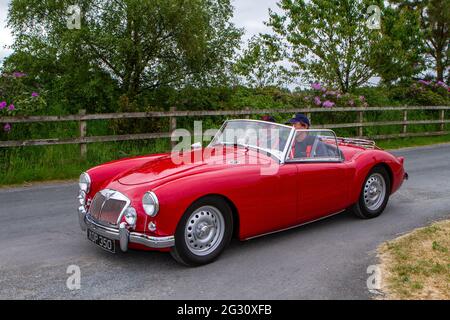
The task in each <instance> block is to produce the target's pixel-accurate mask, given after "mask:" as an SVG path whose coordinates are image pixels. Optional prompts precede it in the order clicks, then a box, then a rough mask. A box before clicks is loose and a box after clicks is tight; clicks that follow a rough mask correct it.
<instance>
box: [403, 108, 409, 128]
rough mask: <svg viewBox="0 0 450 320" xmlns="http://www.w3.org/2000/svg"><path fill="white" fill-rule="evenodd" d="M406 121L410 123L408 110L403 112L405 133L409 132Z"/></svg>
mask: <svg viewBox="0 0 450 320" xmlns="http://www.w3.org/2000/svg"><path fill="white" fill-rule="evenodd" d="M406 121H408V110H403V122H404V124H403V133H406V132H408V125H407V124H406Z"/></svg>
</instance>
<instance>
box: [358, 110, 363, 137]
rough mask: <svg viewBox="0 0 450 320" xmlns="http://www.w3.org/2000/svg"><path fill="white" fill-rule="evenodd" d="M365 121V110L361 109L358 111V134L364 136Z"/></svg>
mask: <svg viewBox="0 0 450 320" xmlns="http://www.w3.org/2000/svg"><path fill="white" fill-rule="evenodd" d="M363 122H364V111H359V112H358V123H359V126H358V136H359V137H362V136H363V134H364V130H363Z"/></svg>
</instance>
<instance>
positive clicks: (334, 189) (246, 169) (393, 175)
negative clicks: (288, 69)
mask: <svg viewBox="0 0 450 320" xmlns="http://www.w3.org/2000/svg"><path fill="white" fill-rule="evenodd" d="M193 146H194V145H193ZM196 147H197V148H194V149H191V150H184V151H180V152H171V153H166V154H154V155H148V156H141V157H134V158H127V159H122V160H118V161H113V162H110V163H106V164H102V165H99V166H97V167H94V168H92V169H90V170H88V171H87V172H85V173H82V174H81V176H80V181H79V185H80V192H79V197H78V199H79V202H80V207H79V209H78V216H79V222H80V226H81V228H82V230H83V231H85V232H86V233H87V238H88V239H89V240H91V241H92V242H94V243H95V244H97V245H98V246H100V247H101V248H103V249H105V250H108V251H110V252H116V247H120V250H121V251H127V250H128V249H129V248H130V249H142V250H160V251H170V252H171V254H172V256H173V257H174V258H175V259H176V260H177V261H179V262H181V263H183V264H185V265H189V266H195V265H201V264H205V263H209V262H211V261H213V260H214V259H216V258H217V257H218V256H219V255H220V253H221V252H223V250H224V249H225V247H226V246H227V245H228V243H229V242H230V240H231V238H232V237H233V236H234V237H237V238H238V239H240V240H247V239H250V238H253V237H257V236H261V235H264V234H268V233H273V232H276V231H281V230H285V229H288V228H292V227H295V226H299V225H302V224H305V223H309V222H313V221H316V220H319V219H322V218H325V217H328V216H331V215H333V214H337V213H340V212H342V211H344V210H346V209H350V210H352V211H353V212H354V213H355V214H356V216H358V217H360V218H363V219H369V218H374V217H377V216H378V215H380V214H381V213H382V212H383V210H384V209H385V207H386V204H387V202H388V199H389V196H390V195H391V194H393V193H394V192H396V191H397V190H398V189H399V188H400V186H401V185H402V183H403V181H404V180H405V179H407V177H408V176H407V174H406V173H405V171H404V168H403V160H404V159H403V158H401V157H398V158H397V157H395V156H393V155H392V154H390V153H388V152H385V151H383V150H381V149H379V148H378V147H376V146H375V144H374V143H373V142H371V141H368V140H359V139H347V138H337V137H336V136H335V134H334V132H333V131H331V130H296V129H295V128H293V127H290V126H286V125H281V124H275V123H269V122H264V121H257V120H229V121H226V122H225V123H224V124H223V126H222V128H221V129H220V130H219V131H218V132H217V134H216V135H215V136H214V138H213V139H212V141H211V143H210V144H209V145H208V146H207V147H205V148H202V147H201V146H200V148H198V147H199V146H196ZM117 250H118V248H117Z"/></svg>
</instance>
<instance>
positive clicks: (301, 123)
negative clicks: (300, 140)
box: [287, 113, 311, 130]
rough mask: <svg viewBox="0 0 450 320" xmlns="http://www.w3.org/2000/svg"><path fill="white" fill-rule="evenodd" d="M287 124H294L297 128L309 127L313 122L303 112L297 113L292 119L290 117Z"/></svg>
mask: <svg viewBox="0 0 450 320" xmlns="http://www.w3.org/2000/svg"><path fill="white" fill-rule="evenodd" d="M287 124H292V126H293V127H294V128H295V129H297V130H300V129H309V127H310V126H311V122H310V121H309V119H308V117H307V116H305V115H304V114H301V113H296V114H295V115H294V116H293V117H292V119H290V120H289V121H288V122H287Z"/></svg>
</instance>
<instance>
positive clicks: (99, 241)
mask: <svg viewBox="0 0 450 320" xmlns="http://www.w3.org/2000/svg"><path fill="white" fill-rule="evenodd" d="M87 237H88V239H89V240H90V241H92V242H93V243H95V244H96V245H98V246H99V247H100V248H102V249H105V250H106V251H109V252H112V253H115V252H116V243H115V241H114V240H112V239H109V238H106V237H104V236H101V235H99V234H98V233H95V232H94V231H92V230H90V229H88V230H87Z"/></svg>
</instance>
